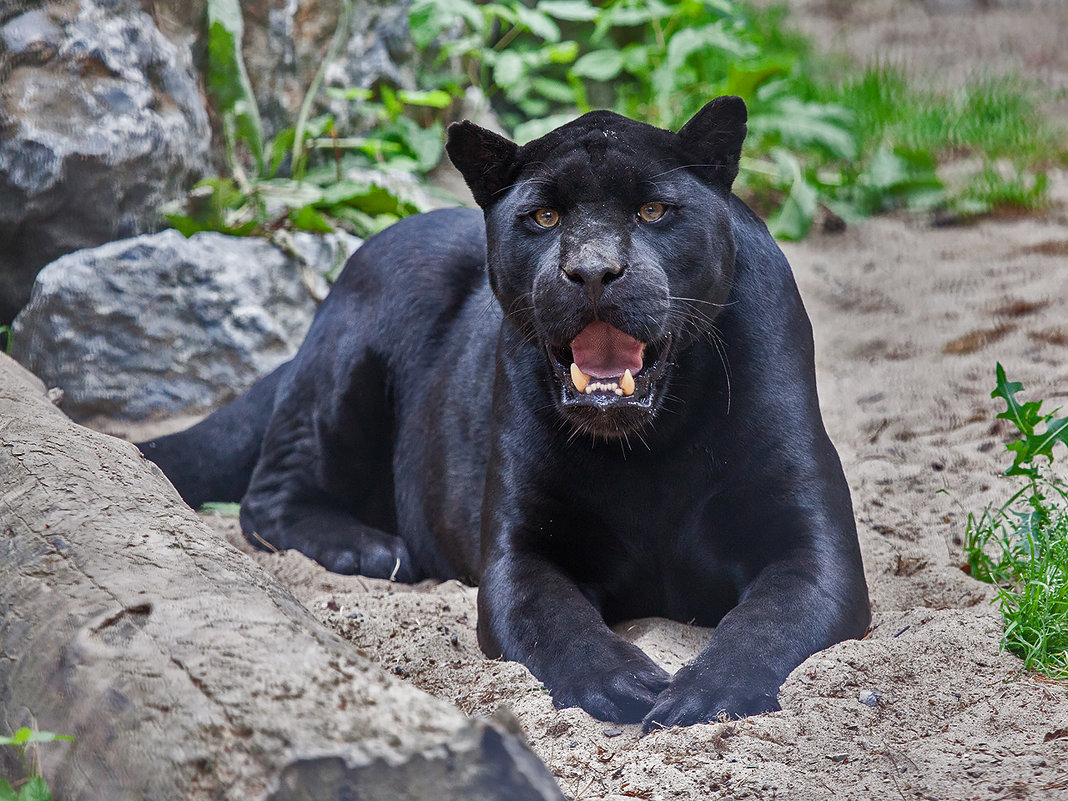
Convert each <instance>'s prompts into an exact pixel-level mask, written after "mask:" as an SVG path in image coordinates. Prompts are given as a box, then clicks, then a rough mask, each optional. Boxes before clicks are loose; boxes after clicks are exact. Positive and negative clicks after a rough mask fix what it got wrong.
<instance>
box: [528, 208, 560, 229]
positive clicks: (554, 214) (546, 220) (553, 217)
mask: <svg viewBox="0 0 1068 801" xmlns="http://www.w3.org/2000/svg"><path fill="white" fill-rule="evenodd" d="M531 216H532V217H533V218H534V222H536V223H537V224H538V225H540V226H541V227H542V228H554V227H556V224H557V223H558V222H560V212H558V211H553V210H552V209H538V210H537V211H536V212H534V214H532V215H531Z"/></svg>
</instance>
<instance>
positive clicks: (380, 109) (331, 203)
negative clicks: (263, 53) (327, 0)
mask: <svg viewBox="0 0 1068 801" xmlns="http://www.w3.org/2000/svg"><path fill="white" fill-rule="evenodd" d="M351 12H352V2H351V0H342V4H341V12H340V15H339V20H338V25H337V29H336V31H335V33H334V36H333V38H332V39H331V42H330V45H329V47H328V50H327V53H326V56H325V58H324V60H323V62H322V64H321V66H320V68H319V70H318V71H317V72H316V75H315V77H314V79H313V80H312V83H311V85H310V86H309V88H308V91H307V93H306V94H305V97H304V100H303V102H302V103H301V106H300V111H299V113H298V116H297V121H296V124H295V125H294V126H292V127H290V128H285V129H283V130H281V131H279V132H278V133H277V134H276V135H275V136H273V137H271V138H270V139H267V138H265V134H264V130H263V125H262V123H261V121H260V116H259V112H258V110H257V106H256V100H255V96H254V95H253V92H252V87H251V84H250V82H249V80H248V75H247V73H246V71H245V67H244V62H243V59H242V57H241V50H240V42H241V37H242V32H243V31H242V20H241V11H240V7H239V5H238V3H237V0H209V2H208V58H207V87H208V92H209V95H210V96H211V98H212V101H213V105H214V107H215V109H216V111H217V113H218V116H219V118H220V120H221V127H222V131H223V137H224V143H225V147H226V159H227V164H228V168H229V173H230V174H229V175H227V176H214V177H211V178H206V179H204V180H202V181H200V182H199V183H198V184H197V185H196V186H195V187H194V188H193V189H192V190H191V191H190V192H189V194H188V196H187V197H186V198H185V199H184V200H182V201H180V202H178V203H174V204H170V205H168V206H167V207H165V208H164V209H163V210H162V213H163V216H164V218H165V219H166V221H167V223H168V224H169V225H171V226H172V227H173V228H176V229H177V230H179V231H181V232H182V233H183V234H185V235H186V236H191V235H192V234H194V233H196V232H197V231H205V230H209V231H219V232H222V233H226V234H232V235H238V236H245V235H260V236H271V235H272V234H273V233H274V232H275V231H278V230H279V229H292V230H304V231H313V232H316V233H328V232H330V231H333V230H335V229H336V228H338V227H341V228H345V229H347V230H349V231H351V232H352V233H355V234H357V235H360V236H366V235H368V234H371V233H374V232H375V231H378V230H381V229H382V228H384V227H386V226H388V225H390V224H391V223H393V222H396V221H397V220H398V219H400V218H401V217H403V216H406V215H408V214H413V213H415V212H416V211H419V210H420V209H419V208H418V207H417V205H416V204H415V203H413V202H412V201H410V200H406V199H403V198H401V197H399V196H398V195H397V194H395V193H394V192H393V191H391V190H390V189H389V188H388V187H387V185H386V183H385V182H384V181H383V180H376V179H374V178H373V177H372V178H370V179H366V178H361V179H352V178H350V177H348V172H349V168H350V167H352V166H356V165H358V164H361V163H364V162H365V161H367V160H368V159H369V160H370V161H372V162H374V163H378V164H383V163H385V162H388V164H385V166H391V167H395V168H403V169H418V170H423V171H425V170H427V169H430V167H432V166H433V165H434V164H436V163H437V162H438V160H439V159H440V156H441V142H442V139H443V129H442V128H441V126H440V123H439V124H438V126H437V127H436V128H433V127H432V128H430V129H429V130H424V129H422V128H420V127H419V126H417V125H415V124H414V123H411V121H410V120H409V119H408V118H406V117H404V116H402V112H403V110H404V108H405V106H406V105H408V106H436V107H440V105H441V103H442V98H441V94H442V93H419V92H412V93H395V92H392V91H391V90H389V88H388V87H384V88H383V89H382V90H381V94H382V98H383V100H382V103H381V104H378V105H373V104H368V106H367V109H366V111H367V112H368V113H370V114H372V115H375V117H376V119H378V120H379V122H380V123H383V124H380V125H379V128H381V129H382V130H380V131H379V132H378V134H377V135H376V136H374V137H365V138H342V137H339V136H338V135H337V132H336V131H335V129H334V120H333V118H332V117H331V116H330V115H323V116H319V117H314V118H309V115H310V109H311V106H312V101H313V100H314V98H315V96H316V95H317V93H318V91H319V88H320V86H321V84H322V80H323V76H324V74H325V70H326V67H327V66H328V65H329V63H330V61H331V60H332V59H333V58H334V57H335V56H336V54H337V52H338V51H339V50H340V48H341V46H342V45H343V44H344V37H345V36H346V35H347V32H348V27H349V26H348V20H349V16H350V14H351ZM370 96H371V93H369V92H368V93H366V94H363V93H360V92H353V93H351V97H353V98H356V99H366V98H369V97H370ZM385 122H388V123H389V124H391V125H392V126H393V129H394V130H389V129H388V127H387V126H385V125H384V123H385ZM322 150H329V152H330V158H329V159H328V160H326V161H324V160H322V159H315V158H314V155H315V154H316V153H317V152H319V151H322ZM360 155H363V156H365V157H367V158H365V159H363V160H361V159H359V158H354V157H356V156H360ZM405 157H407V158H405Z"/></svg>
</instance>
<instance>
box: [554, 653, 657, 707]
mask: <svg viewBox="0 0 1068 801" xmlns="http://www.w3.org/2000/svg"><path fill="white" fill-rule="evenodd" d="M630 649H633V651H631V650H630ZM620 650H623V649H620ZM670 681H671V677H670V676H669V675H668V674H667V672H666V671H664V670H663V669H662V668H661V667H660V666H659V665H657V664H656V663H655V662H653V660H652V659H650V658H649V657H648V656H646V655H645V654H644V653H643V652H642V651H640V650H639V649H637V648H634V647H633V646H629V648H628V650H627V651H625V652H624V653H622V654H615V655H613V657H612V658H611V659H610V660H609V663H608V664H604V663H602V664H599V665H590V664H583V665H582V666H581V667H580V668H579V669H578V670H576V671H574V672H573V673H572V674H571V675H570V676H569V677H567V678H565V679H560V680H558V681H556V682H554V684H553V685H552V686H551V687H550V690H551V692H552V695H553V703H554V704H555V705H556V706H557V707H558V708H563V707H569V706H580V707H582V708H583V709H584V710H586V711H587V712H589V713H590V714H591V715H593V716H594V717H595V718H598V719H599V720H605V721H609V722H612V723H637V722H638V721H640V720H641V719H642V718H643V717H644V716H645V714H646V713H647V712H648V711H649V710H650V709H651V708H652V706H653V704H654V703H656V699H657V696H659V695H660V693H662V692H663V691H664V688H665V687H667V686H668V684H669V682H670Z"/></svg>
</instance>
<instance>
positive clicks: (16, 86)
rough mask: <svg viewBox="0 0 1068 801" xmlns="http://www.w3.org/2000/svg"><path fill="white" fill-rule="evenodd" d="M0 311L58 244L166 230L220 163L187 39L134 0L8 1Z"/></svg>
mask: <svg viewBox="0 0 1068 801" xmlns="http://www.w3.org/2000/svg"><path fill="white" fill-rule="evenodd" d="M0 9H2V10H0V123H2V126H0V131H2V133H0V324H3V323H6V322H8V321H10V320H11V319H12V317H13V316H14V315H15V314H16V312H17V311H18V310H19V309H20V308H21V307H22V306H23V305H24V304H25V302H26V300H27V299H28V297H29V293H30V287H31V285H32V284H33V277H34V275H35V274H36V273H37V271H38V270H39V269H40V268H41V267H43V266H44V265H45V264H48V263H49V262H51V261H53V260H55V259H56V258H58V257H59V256H61V255H63V254H65V253H69V252H71V251H75V250H79V249H82V248H87V247H93V246H95V245H99V244H101V243H103V242H108V241H111V240H113V239H117V238H120V237H129V236H134V235H136V234H140V233H144V232H147V231H151V230H154V229H155V228H156V227H157V225H158V214H157V210H158V208H159V206H160V205H161V204H162V203H164V202H165V201H167V200H170V199H173V198H175V197H178V196H180V195H181V194H182V193H183V192H184V190H185V189H186V188H188V186H189V185H190V184H192V183H193V181H195V180H196V179H197V178H199V177H201V176H202V175H203V174H205V172H206V171H207V170H208V153H209V139H210V128H209V125H208V116H207V112H206V110H205V108H204V103H203V99H202V96H201V93H200V90H199V88H198V84H197V79H196V78H195V77H194V73H193V70H192V59H191V56H190V53H189V50H188V47H185V48H184V49H183V48H180V47H176V46H175V45H174V44H173V43H172V42H171V41H169V40H168V39H167V38H166V37H164V36H163V35H162V34H161V33H160V32H159V30H158V29H157V27H156V25H155V24H154V22H153V20H152V18H151V17H150V16H148V15H147V14H146V13H144V12H143V11H142V10H141V4H140V3H138V2H136V0H53V1H52V2H40V1H39V0H38V2H22V3H15V4H14V7H12V6H11V4H4V5H3V6H0Z"/></svg>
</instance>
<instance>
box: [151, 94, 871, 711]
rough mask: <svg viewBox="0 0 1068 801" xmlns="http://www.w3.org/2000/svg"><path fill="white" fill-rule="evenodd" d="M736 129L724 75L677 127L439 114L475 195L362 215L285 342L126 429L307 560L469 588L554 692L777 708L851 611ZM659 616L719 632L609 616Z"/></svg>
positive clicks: (819, 426)
mask: <svg viewBox="0 0 1068 801" xmlns="http://www.w3.org/2000/svg"><path fill="white" fill-rule="evenodd" d="M745 135H746V109H745V105H744V103H743V102H742V101H741V100H740V99H739V98H736V97H720V98H717V99H715V100H713V101H712V102H710V103H709V104H708V105H706V106H705V107H704V108H703V109H702V110H701V111H699V112H698V113H697V114H696V115H695V116H694V117H693V118H692V119H691V120H690V121H689V122H688V123H687V124H686V125H685V126H683V128H682V129H681V130H680V131H678V133H673V132H671V131H667V130H662V129H659V128H655V127H653V126H650V125H646V124H644V123H640V122H635V121H632V120H629V119H627V118H625V117H621V116H619V115H616V114H613V113H611V112H607V111H595V112H591V113H588V114H585V115H583V116H581V117H579V118H578V119H577V120H575V121H574V122H571V123H568V124H566V125H564V126H562V127H560V128H557V129H556V130H554V131H552V132H551V133H549V134H547V135H545V136H544V137H542V138H540V139H536V140H534V141H533V142H530V143H529V144H526V145H523V146H522V147H520V146H518V145H516V144H515V143H513V142H511V141H509V140H508V139H506V138H503V137H501V136H498V135H496V134H494V133H491V132H489V131H487V130H484V129H482V128H479V127H478V126H476V125H474V124H472V123H470V122H467V121H464V122H460V123H456V124H453V125H452V126H451V127H450V128H449V132H448V143H447V151H448V154H449V156H450V158H451V159H452V161H453V163H454V164H455V165H456V167H457V168H458V169H459V170H460V172H461V173H462V174H463V176H464V178H465V180H466V181H467V184H468V185H469V187H470V188H471V191H472V193H473V195H474V198H475V200H476V202H477V203H478V205H479V206H480V207H481V213H480V212H479V211H477V210H469V209H451V210H442V211H436V212H431V213H428V214H423V215H419V216H415V217H409V218H407V219H405V220H403V221H401V222H398V223H397V224H395V225H394V226H392V227H390V228H389V229H387V230H385V231H383V232H382V233H379V234H378V235H376V236H373V237H371V238H370V239H368V240H367V242H366V243H365V244H364V245H363V246H362V247H361V248H360V249H359V250H358V251H357V252H356V253H355V255H353V257H352V258H351V259H350V260H349V262H348V264H347V265H346V267H345V269H344V271H343V272H342V274H341V276H340V278H339V279H338V281H337V283H336V284H335V285H334V287H333V289H332V291H331V293H330V295H329V296H328V297H327V298H326V300H325V301H324V303H323V304H322V306H321V308H320V309H319V312H318V314H317V315H316V317H315V320H314V322H313V323H312V326H311V329H310V331H309V332H308V335H307V338H306V339H305V340H304V343H303V344H302V346H301V348H300V350H299V352H298V353H297V355H296V356H295V357H294V358H293V359H292V360H291V361H290V362H288V363H286V364H284V365H282V366H281V367H279V368H278V369H277V370H276V371H275V372H273V373H272V374H270V375H269V376H267V377H266V378H263V379H262V380H261V381H260V382H259V383H257V384H256V385H255V386H254V387H253V388H252V389H251V390H250V391H249V392H248V393H247V394H246V395H244V396H243V397H240V398H238V399H237V400H235V401H233V402H232V403H231V404H229V405H228V406H225V407H223V408H222V409H221V410H219V411H218V412H216V413H215V414H213V415H211V416H209V417H208V418H206V419H205V420H204V421H203V422H201V423H199V424H198V425H196V426H194V427H193V428H191V429H189V430H187V431H185V432H181V433H178V434H174V435H171V436H168V437H163V438H160V439H157V440H153V441H151V442H146V443H143V444H141V446H140V447H141V449H142V450H143V452H144V453H145V454H146V455H147V456H148V457H149V458H150V459H152V460H154V461H155V462H156V463H158V464H159V465H160V467H161V468H162V469H163V471H164V472H165V473H166V474H167V476H169V477H170V479H171V480H172V481H173V483H174V485H175V486H176V487H177V489H178V490H179V492H180V493H181V494H182V496H183V497H184V498H185V499H186V501H188V502H189V503H190V504H191V505H194V506H196V505H198V504H200V503H201V502H203V501H207V500H240V501H241V525H242V528H243V530H244V531H245V532H246V534H248V535H249V536H250V537H251V536H252V535H253V534H255V535H256V537H257V538H262V540H264V541H266V542H267V543H270V544H271V545H273V546H275V547H277V548H283V549H284V548H296V549H298V550H300V551H302V552H304V553H305V554H307V555H308V556H310V557H312V558H314V559H317V560H318V561H319V562H321V563H322V564H323V565H325V566H326V567H327V568H329V569H330V570H334V571H337V572H342V573H351V572H357V573H361V574H364V575H368V576H380V577H393V578H395V579H398V580H402V581H416V580H420V579H424V578H428V577H435V578H442V579H444V578H459V579H462V580H464V581H467V582H473V583H477V584H478V585H479V590H478V637H479V643H480V645H481V647H482V649H483V651H484V652H485V653H486V654H487V655H488V656H490V657H500V656H503V657H505V658H507V659H512V660H517V661H519V662H522V663H523V664H525V665H526V666H527V667H528V668H530V670H531V671H532V672H533V673H534V675H535V676H537V677H538V678H539V679H540V680H541V681H543V682H544V683H545V685H546V686H547V687H548V688H549V689H550V691H551V692H552V695H553V699H554V701H555V703H556V704H557V705H558V706H574V705H578V706H581V707H582V708H583V709H585V710H587V711H588V712H589V713H590V714H592V715H594V716H596V717H598V718H601V719H603V720H610V721H618V722H637V721H643V722H644V727H645V729H646V730H647V731H648V730H649V729H651V728H654V727H658V726H672V725H685V724H691V723H698V722H703V721H709V720H712V719H715V718H717V717H718V716H722V715H727V716H744V715H751V714H756V713H760V712H765V711H769V710H775V709H778V708H779V706H778V701H777V698H776V696H777V692H778V688H779V686H780V685H781V683H782V682H783V680H784V679H785V678H786V676H787V674H788V673H789V672H790V671H791V670H793V668H795V667H796V666H797V665H798V664H800V663H801V662H802V661H803V660H804V659H805V658H807V657H808V656H809V655H811V654H812V653H814V652H816V651H818V650H820V649H822V648H826V647H827V646H829V645H831V644H833V643H836V642H838V641H840V640H843V639H846V638H849V637H857V636H861V635H863V634H864V632H865V630H866V628H867V626H868V623H869V620H870V613H869V607H868V594H867V587H866V585H865V581H864V573H863V569H862V566H861V557H860V551H859V547H858V543H857V534H856V527H855V523H854V519H853V510H852V506H851V502H850V497H849V490H848V487H847V485H846V482H845V478H844V476H843V473H842V468H841V464H840V462H839V459H838V455H837V453H836V452H835V449H834V446H833V445H832V444H831V442H830V440H829V439H828V437H827V434H826V432H825V430H824V426H823V421H822V418H821V416H820V410H819V406H818V402H817V397H816V384H815V375H814V367H813V343H812V333H811V328H810V325H809V321H808V318H807V316H806V313H805V310H804V307H803V306H802V304H801V299H800V297H799V295H798V292H797V288H796V286H795V284H794V280H793V277H792V275H791V272H790V267H789V265H788V264H787V262H786V259H785V257H784V256H783V254H782V252H781V251H780V250H779V249H778V247H777V246H776V245H775V242H774V240H773V239H772V238H771V236H770V235H769V234H768V231H767V229H766V228H765V226H764V224H763V223H762V222H761V221H760V220H759V219H758V218H757V217H756V216H755V215H754V214H753V212H752V211H750V210H749V208H748V207H747V206H746V205H745V204H744V203H742V201H740V200H739V199H738V198H737V197H735V196H734V195H732V193H731V186H732V183H733V181H734V179H735V177H736V176H737V172H738V161H739V157H740V153H741V148H742V142H743V140H744V138H745ZM654 615H656V616H664V617H669V618H673V619H675V620H680V621H686V622H689V621H693V622H694V623H697V624H699V625H703V626H715V627H716V629H715V632H714V633H713V635H712V637H711V640H710V642H709V643H708V645H707V647H706V648H705V649H704V650H703V651H702V652H701V653H700V655H699V656H697V658H695V659H694V660H693V661H692V662H691V663H690V664H688V665H686V666H685V667H683V668H682V669H681V670H679V672H678V673H676V674H675V676H674V677H672V676H669V675H668V674H667V673H666V672H665V671H664V670H662V669H661V668H660V667H658V666H657V665H656V664H655V663H654V662H653V661H652V660H651V659H650V658H649V657H648V656H646V655H645V653H643V652H642V651H641V650H640V649H638V648H637V647H635V646H634V645H632V644H630V643H628V642H626V641H624V640H623V639H622V638H621V637H619V636H618V635H616V634H615V633H613V631H612V630H611V629H610V628H609V626H610V625H612V624H614V623H616V622H618V621H621V620H625V619H628V618H635V617H644V616H654Z"/></svg>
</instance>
